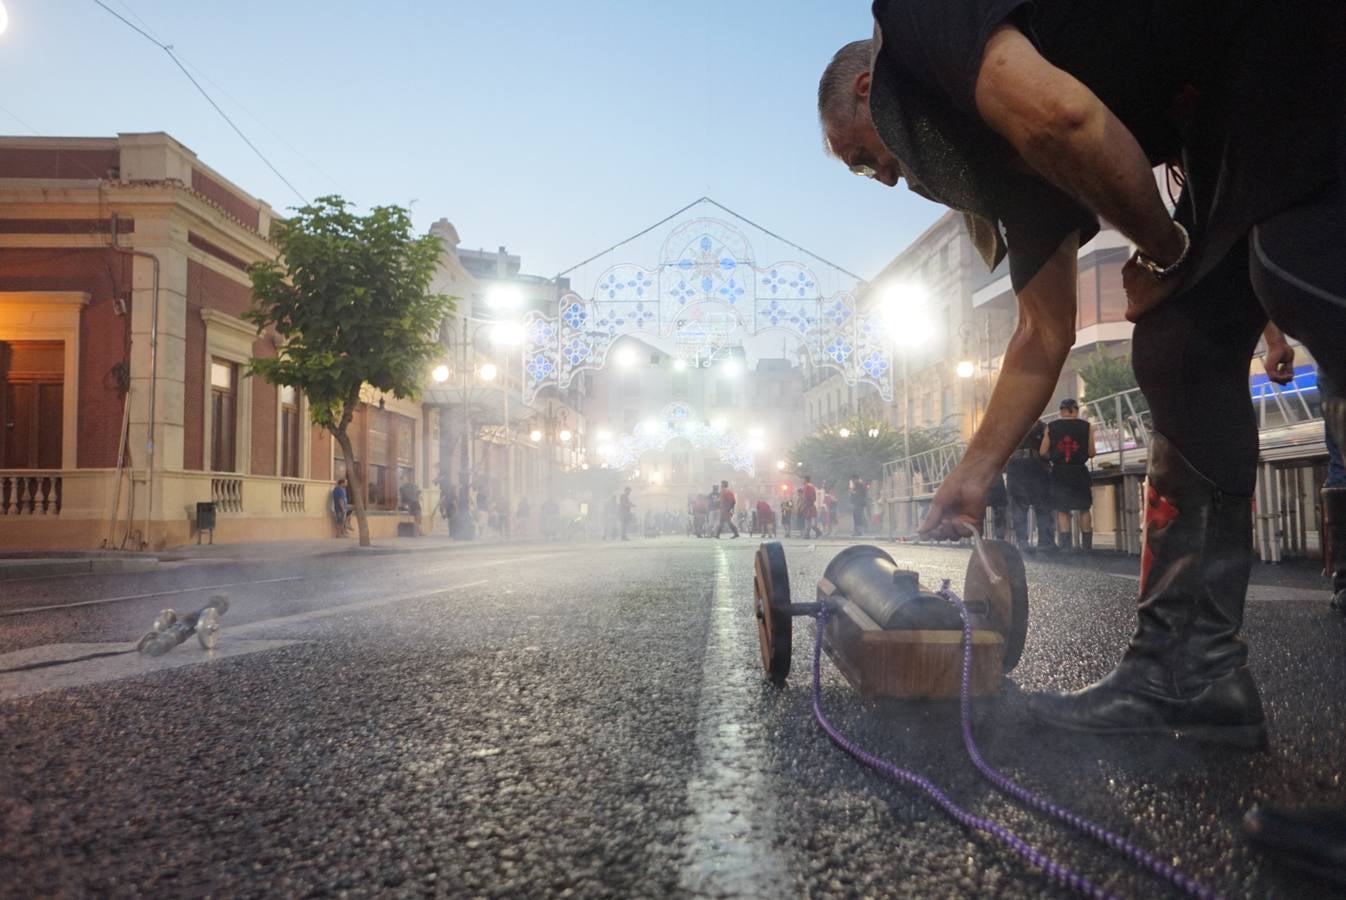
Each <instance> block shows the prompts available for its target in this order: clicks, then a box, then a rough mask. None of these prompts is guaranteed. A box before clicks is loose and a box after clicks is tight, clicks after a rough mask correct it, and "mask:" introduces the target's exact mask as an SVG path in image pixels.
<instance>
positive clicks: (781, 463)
mask: <svg viewBox="0 0 1346 900" xmlns="http://www.w3.org/2000/svg"><path fill="white" fill-rule="evenodd" d="M776 471H777V472H784V471H785V460H783V459H778V460H776Z"/></svg>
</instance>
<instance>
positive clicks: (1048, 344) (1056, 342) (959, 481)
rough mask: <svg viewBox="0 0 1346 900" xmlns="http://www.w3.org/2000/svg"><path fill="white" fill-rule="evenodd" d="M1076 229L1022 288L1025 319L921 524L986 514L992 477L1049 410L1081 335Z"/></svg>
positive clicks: (954, 532)
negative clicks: (977, 420)
mask: <svg viewBox="0 0 1346 900" xmlns="http://www.w3.org/2000/svg"><path fill="white" fill-rule="evenodd" d="M1078 250H1079V235H1078V234H1075V233H1072V234H1070V235H1069V236H1068V237H1067V238H1066V239H1065V240H1064V241H1062V242H1061V245H1060V246H1059V247H1057V248H1056V251H1055V252H1054V253H1053V254H1052V256H1051V257H1050V258H1049V259H1048V260H1047V262H1046V264H1045V265H1044V266H1043V267H1042V268H1041V269H1040V270H1039V271H1038V273H1037V274H1036V275H1034V276H1033V279H1032V280H1031V281H1029V282H1028V284H1027V285H1025V286H1024V289H1023V290H1021V291H1020V292H1019V295H1018V300H1019V325H1018V327H1017V328H1016V329H1015V331H1014V336H1013V337H1012V338H1010V342H1009V347H1008V348H1007V349H1006V351H1005V363H1004V367H1003V368H1002V369H1001V371H1000V377H999V378H998V379H997V380H996V385H995V391H994V392H993V393H992V394H991V402H990V403H989V404H987V407H986V415H985V417H983V419H982V421H981V426H980V427H979V428H978V429H977V433H976V434H974V435H973V436H972V440H971V442H969V444H968V447H967V452H966V453H965V454H964V455H963V460H962V462H960V463H959V464H958V467H957V468H956V469H955V470H954V471H953V472H952V473H951V474H950V475H949V477H948V478H947V479H945V481H944V484H943V485H942V486H941V487H940V489H939V491H938V492H937V493H936V494H935V498H934V500H933V501H932V502H931V505H930V513H929V515H927V516H926V519H925V521H924V522H923V523H922V524H921V532H922V533H923V534H927V535H930V536H933V537H936V538H943V539H956V538H962V537H965V536H966V533H965V532H964V531H961V530H960V527H959V526H958V525H957V524H956V520H960V519H961V520H962V521H965V522H971V521H980V515H981V510H982V508H983V506H982V504H983V498H984V497H985V494H986V489H987V487H988V486H989V485H990V483H991V479H992V478H994V477H995V476H996V474H997V473H999V472H1000V470H1001V469H1003V468H1004V466H1005V461H1006V460H1007V459H1009V456H1010V454H1011V453H1013V452H1014V448H1015V447H1017V446H1018V445H1019V442H1020V441H1022V440H1023V437H1024V435H1025V434H1027V433H1028V429H1029V428H1031V427H1033V423H1034V422H1036V421H1037V419H1038V417H1039V416H1040V415H1041V414H1042V408H1043V407H1044V406H1046V405H1047V402H1048V401H1049V400H1050V399H1051V397H1052V392H1053V391H1054V390H1055V389H1056V380H1057V378H1059V377H1060V375H1061V368H1062V366H1064V365H1065V361H1066V357H1067V356H1069V355H1070V348H1071V347H1072V346H1073V345H1074V343H1075V302H1076V297H1075V291H1076V266H1075V254H1076V252H1077V251H1078Z"/></svg>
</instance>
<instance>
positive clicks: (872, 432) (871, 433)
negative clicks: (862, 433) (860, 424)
mask: <svg viewBox="0 0 1346 900" xmlns="http://www.w3.org/2000/svg"><path fill="white" fill-rule="evenodd" d="M869 436H870V437H872V438H876V437H878V436H879V430H878V429H877V428H871V429H869Z"/></svg>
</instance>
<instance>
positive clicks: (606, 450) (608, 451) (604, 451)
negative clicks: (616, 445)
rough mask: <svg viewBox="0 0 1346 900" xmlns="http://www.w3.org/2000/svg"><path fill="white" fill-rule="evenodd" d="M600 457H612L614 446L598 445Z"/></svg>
mask: <svg viewBox="0 0 1346 900" xmlns="http://www.w3.org/2000/svg"><path fill="white" fill-rule="evenodd" d="M598 455H599V456H611V455H612V446H611V445H609V444H599V445H598Z"/></svg>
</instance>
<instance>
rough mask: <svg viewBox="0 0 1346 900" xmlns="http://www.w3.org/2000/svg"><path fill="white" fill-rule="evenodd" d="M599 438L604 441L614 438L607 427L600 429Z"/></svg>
mask: <svg viewBox="0 0 1346 900" xmlns="http://www.w3.org/2000/svg"><path fill="white" fill-rule="evenodd" d="M598 439H599V440H600V441H604V442H607V441H610V440H612V432H611V431H609V430H608V429H606V428H600V429H598Z"/></svg>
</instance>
